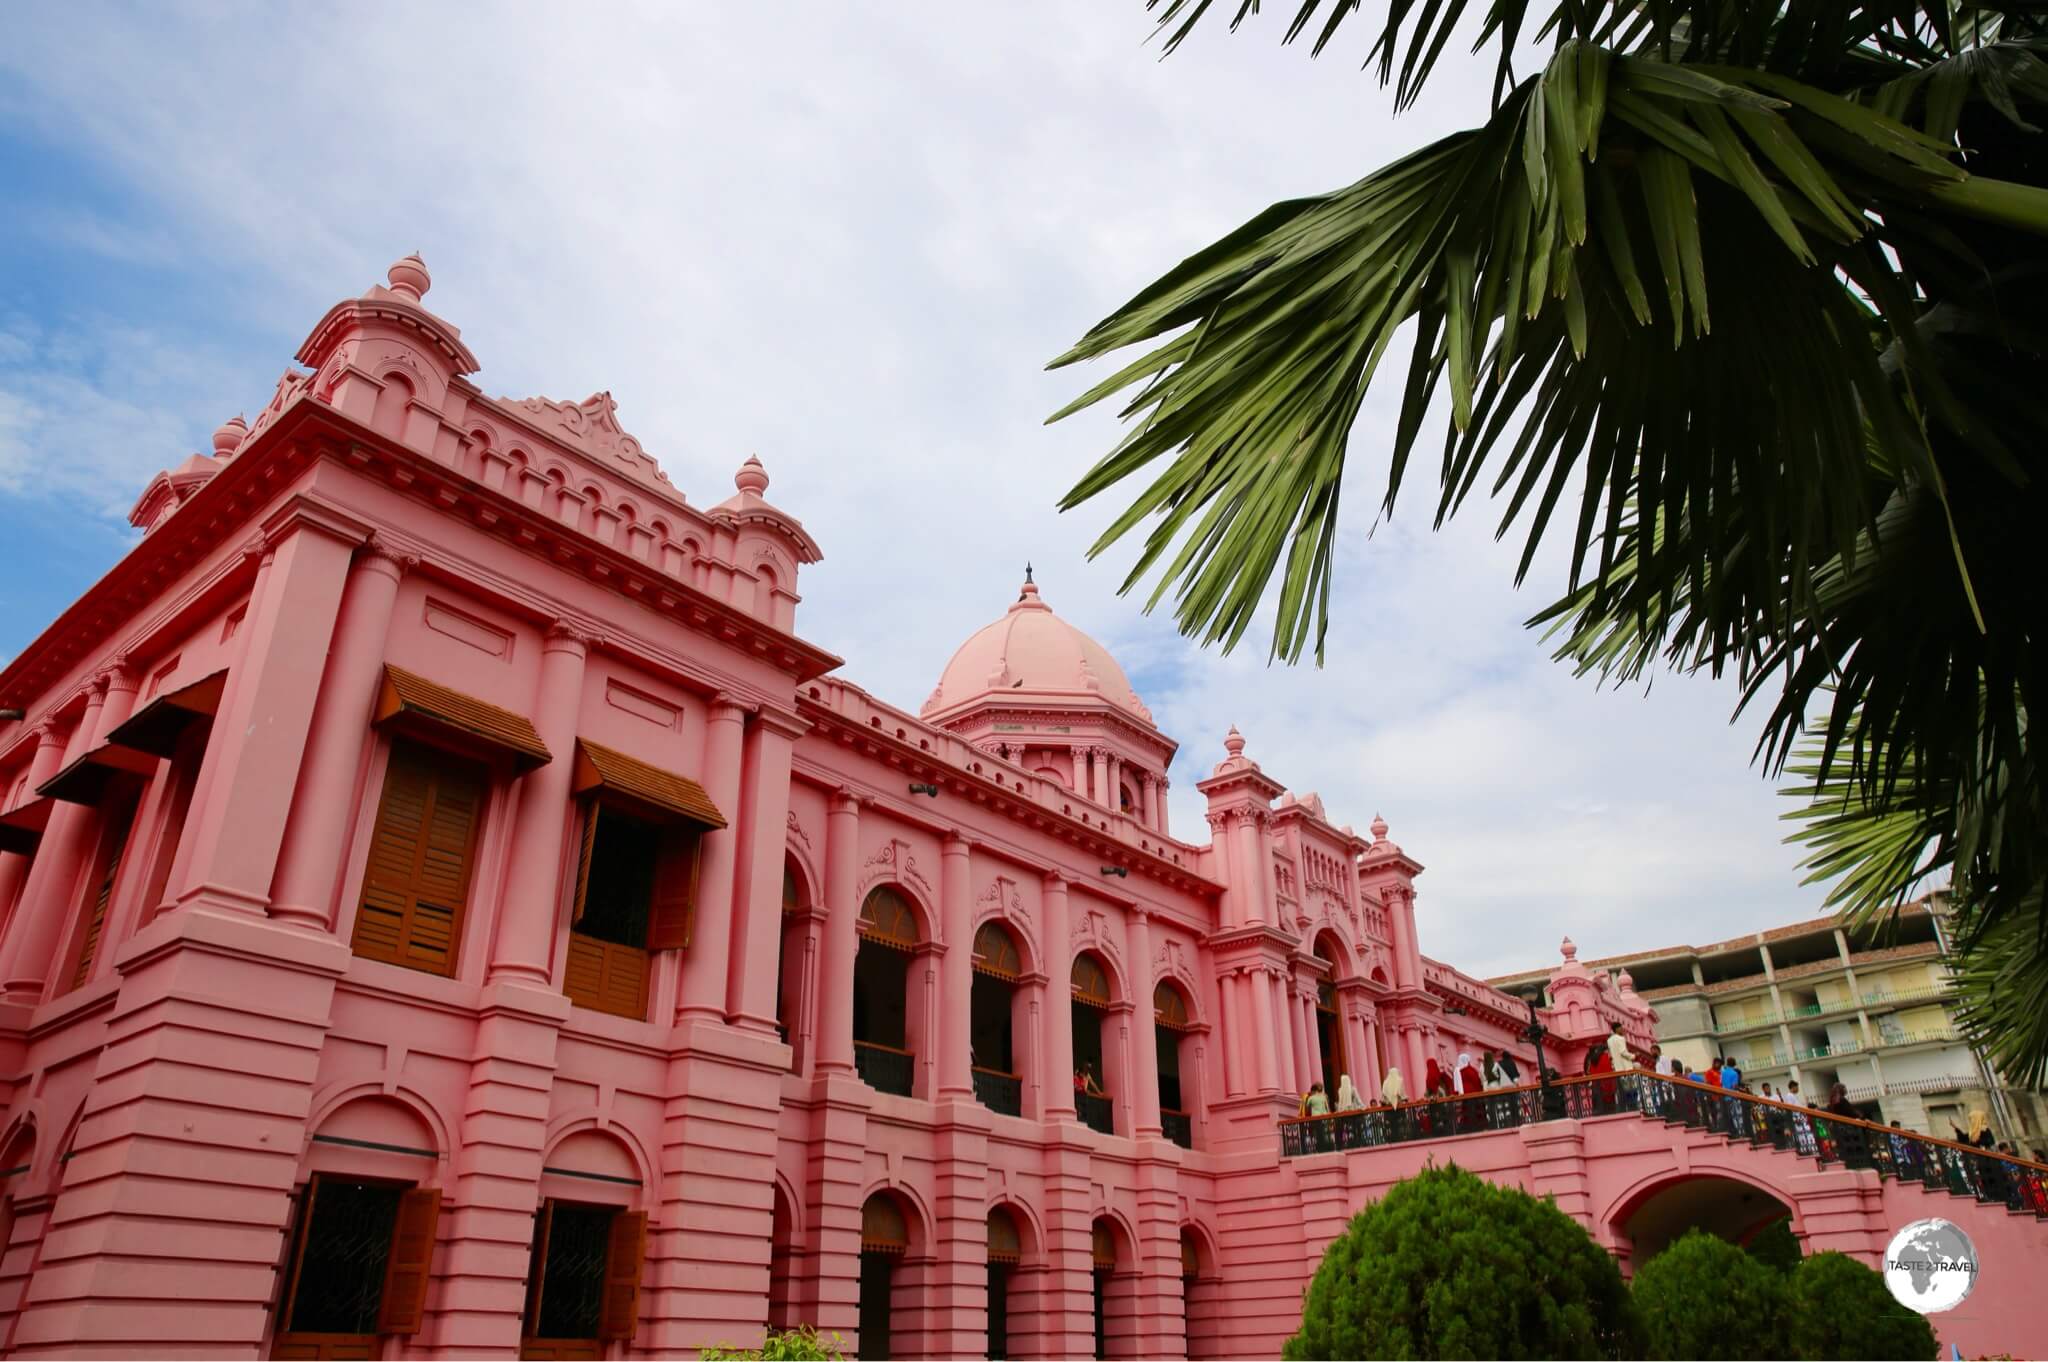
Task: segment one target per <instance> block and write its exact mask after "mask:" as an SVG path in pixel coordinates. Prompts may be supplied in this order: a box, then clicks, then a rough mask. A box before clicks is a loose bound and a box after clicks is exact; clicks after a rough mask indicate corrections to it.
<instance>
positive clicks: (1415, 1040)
mask: <svg viewBox="0 0 2048 1362" xmlns="http://www.w3.org/2000/svg"><path fill="white" fill-rule="evenodd" d="M1403 1035H1404V1036H1405V1038H1406V1040H1407V1050H1408V1072H1407V1074H1406V1075H1405V1077H1406V1078H1407V1080H1408V1085H1407V1086H1408V1095H1409V1096H1410V1097H1420V1096H1422V1080H1423V1076H1424V1075H1425V1074H1427V1073H1428V1072H1429V1056H1428V1054H1427V1053H1426V1047H1425V1045H1424V1038H1423V1035H1422V1028H1421V1027H1419V1026H1417V1025H1415V1024H1414V1023H1413V1022H1410V1023H1409V1024H1408V1025H1407V1026H1406V1027H1404V1028H1403Z"/></svg>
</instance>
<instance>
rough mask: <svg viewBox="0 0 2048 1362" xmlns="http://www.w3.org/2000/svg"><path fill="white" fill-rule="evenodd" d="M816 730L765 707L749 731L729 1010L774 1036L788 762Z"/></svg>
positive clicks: (742, 1021)
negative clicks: (801, 741)
mask: <svg viewBox="0 0 2048 1362" xmlns="http://www.w3.org/2000/svg"><path fill="white" fill-rule="evenodd" d="M809 727H810V725H808V724H806V723H805V722H804V721H803V720H801V719H798V718H796V717H795V716H794V715H783V714H772V713H766V712H763V713H761V714H758V715H756V716H755V717H754V721H753V723H752V724H750V725H749V726H748V729H747V779H746V787H745V788H746V791H747V796H746V807H745V809H744V811H743V812H744V816H743V817H742V818H741V820H740V829H741V831H742V832H743V833H744V834H745V848H746V876H745V878H744V880H743V881H742V883H743V886H744V887H743V888H742V890H741V892H740V893H739V894H738V895H736V896H735V899H734V910H733V938H734V939H735V940H737V941H738V942H739V943H740V959H739V961H738V966H737V968H735V969H734V970H733V987H732V990H731V992H730V993H729V994H728V995H727V998H726V1010H727V1011H728V1012H730V1013H731V1014H732V1015H733V1017H734V1019H735V1020H736V1021H737V1022H738V1024H739V1025H741V1026H743V1027H745V1028H746V1029H747V1030H749V1031H759V1032H761V1033H762V1034H764V1035H770V1036H772V1035H774V1034H775V995H776V992H777V990H779V989H780V988H781V987H782V980H781V979H780V978H779V977H778V976H777V974H776V972H775V961H776V959H777V957H778V956H779V954H780V953H781V950H782V862H783V858H784V857H785V856H787V855H788V851H789V831H788V828H789V761H790V754H791V753H792V752H794V751H795V748H796V740H797V738H798V737H799V736H800V735H801V734H802V733H803V732H804V731H805V730H806V729H807V728H809ZM727 816H728V817H731V815H730V814H728V815H727ZM791 1020H792V1021H794V1020H795V1018H791Z"/></svg>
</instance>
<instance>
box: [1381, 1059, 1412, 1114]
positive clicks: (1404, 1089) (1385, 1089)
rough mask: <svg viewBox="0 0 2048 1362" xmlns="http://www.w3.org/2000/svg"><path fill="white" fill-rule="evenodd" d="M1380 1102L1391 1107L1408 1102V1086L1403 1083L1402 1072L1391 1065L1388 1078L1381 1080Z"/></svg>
mask: <svg viewBox="0 0 2048 1362" xmlns="http://www.w3.org/2000/svg"><path fill="white" fill-rule="evenodd" d="M1380 1100H1381V1101H1382V1102H1385V1103H1386V1104H1387V1105H1388V1106H1390V1107H1398V1106H1400V1105H1401V1104H1402V1103H1403V1102H1405V1101H1407V1100H1408V1085H1407V1084H1406V1083H1404V1082H1402V1081H1401V1071H1400V1070H1399V1069H1398V1068H1396V1067H1394V1066H1393V1065H1391V1064H1389V1065H1388V1066H1387V1076H1386V1077H1385V1078H1383V1079H1381V1080H1380Z"/></svg>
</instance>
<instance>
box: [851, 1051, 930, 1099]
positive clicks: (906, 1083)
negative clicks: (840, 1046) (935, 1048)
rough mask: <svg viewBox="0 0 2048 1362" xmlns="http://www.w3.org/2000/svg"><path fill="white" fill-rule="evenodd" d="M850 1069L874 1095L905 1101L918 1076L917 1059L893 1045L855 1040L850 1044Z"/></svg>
mask: <svg viewBox="0 0 2048 1362" xmlns="http://www.w3.org/2000/svg"><path fill="white" fill-rule="evenodd" d="M853 1068H854V1072H855V1073H857V1074H859V1075H860V1077H861V1081H862V1082H863V1083H866V1084H867V1085H868V1086H869V1087H871V1088H873V1089H874V1090H875V1091H876V1092H893V1093H895V1094H896V1095H897V1096H898V1097H908V1096H910V1089H911V1086H912V1083H913V1082H914V1081H915V1078H916V1075H917V1056H916V1055H913V1054H912V1053H911V1052H910V1051H908V1050H899V1049H897V1048H896V1047H895V1046H893V1045H877V1044H875V1043H874V1042H873V1041H866V1040H857V1041H855V1042H854V1043H853Z"/></svg>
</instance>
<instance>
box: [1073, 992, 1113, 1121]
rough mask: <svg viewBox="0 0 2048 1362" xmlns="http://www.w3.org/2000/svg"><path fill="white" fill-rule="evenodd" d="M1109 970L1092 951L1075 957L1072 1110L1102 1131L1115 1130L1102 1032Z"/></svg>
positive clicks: (1106, 1019) (1108, 997) (1105, 1023)
mask: <svg viewBox="0 0 2048 1362" xmlns="http://www.w3.org/2000/svg"><path fill="white" fill-rule="evenodd" d="M1112 1001H1114V1000H1113V999H1112V997H1111V995H1110V987H1109V971H1108V970H1107V969H1105V968H1104V967H1103V964H1102V961H1101V959H1100V958H1098V957H1097V956H1096V954H1095V953H1094V952H1093V951H1083V952H1081V953H1080V954H1079V955H1077V956H1075V957H1074V969H1073V1009H1072V1013H1073V1018H1072V1019H1073V1028H1074V1110H1075V1114H1076V1115H1078V1116H1079V1117H1080V1118H1081V1124H1082V1125H1084V1126H1087V1127H1089V1128H1090V1129H1092V1130H1099V1131H1101V1132H1102V1133H1103V1134H1105V1135H1113V1134H1115V1133H1116V1106H1115V1103H1114V1102H1113V1101H1112V1100H1111V1095H1110V1089H1109V1077H1108V1069H1107V1067H1106V1066H1105V1065H1104V1063H1103V1051H1104V1048H1105V1047H1104V1045H1103V1043H1102V1040H1103V1032H1104V1030H1105V1029H1106V1028H1107V1026H1108V1023H1109V1018H1110V1011H1109V1008H1110V1003H1111V1002H1112Z"/></svg>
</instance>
